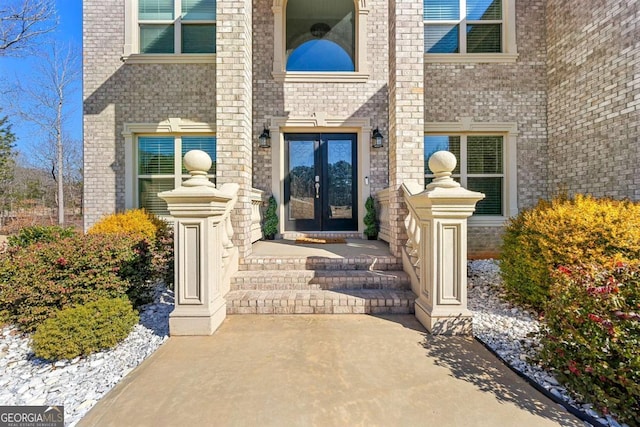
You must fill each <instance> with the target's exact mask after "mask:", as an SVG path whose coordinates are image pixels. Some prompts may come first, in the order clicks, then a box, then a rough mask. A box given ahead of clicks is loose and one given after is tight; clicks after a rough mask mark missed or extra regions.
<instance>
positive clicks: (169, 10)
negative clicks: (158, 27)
mask: <svg viewBox="0 0 640 427" xmlns="http://www.w3.org/2000/svg"><path fill="white" fill-rule="evenodd" d="M138 19H139V20H142V21H144V20H171V21H173V0H138Z"/></svg>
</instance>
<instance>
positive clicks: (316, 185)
mask: <svg viewBox="0 0 640 427" xmlns="http://www.w3.org/2000/svg"><path fill="white" fill-rule="evenodd" d="M284 141H285V162H286V166H285V168H286V169H285V171H286V175H285V181H284V203H285V229H286V230H287V231H356V230H358V211H357V210H358V203H357V195H358V188H357V182H358V180H357V176H358V175H357V173H358V171H357V159H358V157H357V137H356V134H351V133H295V134H294V133H287V134H284Z"/></svg>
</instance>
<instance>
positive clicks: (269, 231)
mask: <svg viewBox="0 0 640 427" xmlns="http://www.w3.org/2000/svg"><path fill="white" fill-rule="evenodd" d="M277 212H278V203H277V202H276V198H275V197H273V196H271V197H269V204H268V206H267V210H266V212H265V213H264V224H263V225H262V232H263V233H264V237H265V238H266V239H273V236H275V235H276V234H277V233H278V213H277Z"/></svg>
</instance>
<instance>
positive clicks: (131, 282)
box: [0, 235, 152, 332]
mask: <svg viewBox="0 0 640 427" xmlns="http://www.w3.org/2000/svg"><path fill="white" fill-rule="evenodd" d="M151 258H152V254H151V252H150V250H149V245H148V243H147V242H145V241H138V240H135V239H131V238H129V237H126V236H119V237H118V238H114V237H113V236H106V235H86V236H85V235H74V236H71V237H67V238H65V239H62V240H59V241H56V242H50V243H36V244H33V245H31V246H29V247H26V248H23V247H15V248H10V249H9V250H8V251H7V252H6V253H4V254H2V257H1V258H0V311H3V312H4V313H3V316H2V317H4V318H6V319H7V320H8V321H10V322H12V323H14V324H16V325H17V326H18V327H19V328H20V329H21V330H23V331H26V332H31V331H33V330H34V329H35V328H36V326H37V325H38V324H40V323H41V322H43V321H44V320H46V319H48V318H49V317H51V316H52V315H53V314H54V313H55V312H56V311H58V310H61V309H64V308H67V307H71V306H74V305H78V304H84V303H87V302H90V301H95V300H97V299H98V298H101V297H118V296H122V295H124V294H126V295H128V296H129V298H130V299H131V301H132V302H133V303H134V305H139V304H141V303H144V302H146V301H147V300H148V299H149V297H150V295H151V288H150V285H149V284H148V282H147V279H148V277H149V276H150V274H151V269H152V267H151Z"/></svg>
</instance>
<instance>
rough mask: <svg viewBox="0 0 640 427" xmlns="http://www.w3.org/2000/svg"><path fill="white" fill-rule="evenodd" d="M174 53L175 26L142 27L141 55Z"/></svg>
mask: <svg viewBox="0 0 640 427" xmlns="http://www.w3.org/2000/svg"><path fill="white" fill-rule="evenodd" d="M173 52H174V46H173V25H146V24H145V25H140V53H173Z"/></svg>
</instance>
